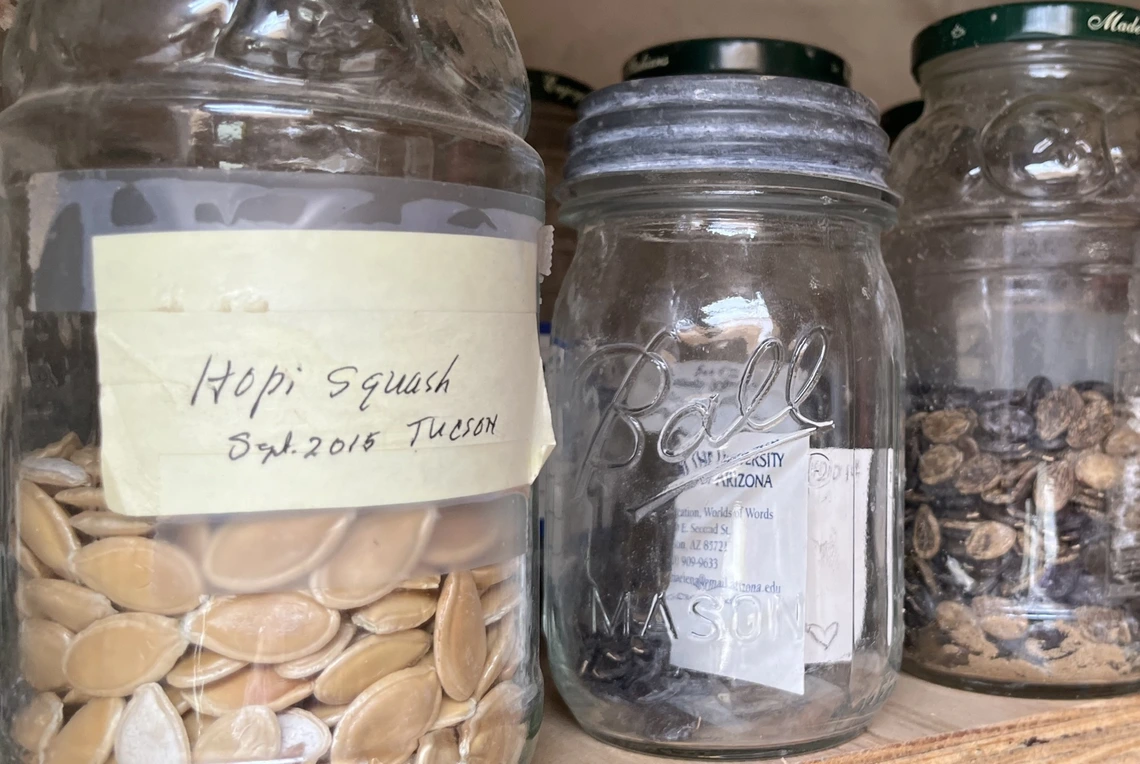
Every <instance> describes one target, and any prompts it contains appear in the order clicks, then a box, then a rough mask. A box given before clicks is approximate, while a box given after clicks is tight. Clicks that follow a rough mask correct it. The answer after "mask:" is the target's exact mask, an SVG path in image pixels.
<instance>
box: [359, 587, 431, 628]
mask: <svg viewBox="0 0 1140 764" xmlns="http://www.w3.org/2000/svg"><path fill="white" fill-rule="evenodd" d="M437 600H438V596H437V595H436V593H435V592H432V591H395V592H392V593H391V594H388V595H386V596H384V597H383V598H382V599H380V600H377V601H376V602H374V603H372V604H371V605H369V606H368V607H366V608H364V609H363V610H358V611H357V612H356V613H355V614H354V615H353V616H352V622H353V623H354V624H356V625H357V626H359V627H360V628H362V629H364V630H365V631H370V632H372V633H373V634H393V633H395V632H397V631H405V630H406V629H414V628H416V627H417V626H422V625H423V624H425V623H427V622H428V621H429V620H431V617H432V616H433V615H435V607H436V602H437Z"/></svg>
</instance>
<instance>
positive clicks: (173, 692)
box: [162, 687, 190, 717]
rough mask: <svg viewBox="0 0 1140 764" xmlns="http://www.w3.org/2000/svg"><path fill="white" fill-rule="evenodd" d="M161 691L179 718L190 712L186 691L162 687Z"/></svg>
mask: <svg viewBox="0 0 1140 764" xmlns="http://www.w3.org/2000/svg"><path fill="white" fill-rule="evenodd" d="M162 691H163V692H165V693H166V699H167V700H169V701H170V705H172V706H174V710H175V711H177V712H178V715H179V716H180V717H181V716H182V714H184V713H186V712H187V711H189V710H190V701H189V700H187V699H186V691H183V690H180V689H178V688H177V687H163V688H162Z"/></svg>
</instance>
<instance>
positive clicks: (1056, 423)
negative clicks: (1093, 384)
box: [1037, 387, 1085, 440]
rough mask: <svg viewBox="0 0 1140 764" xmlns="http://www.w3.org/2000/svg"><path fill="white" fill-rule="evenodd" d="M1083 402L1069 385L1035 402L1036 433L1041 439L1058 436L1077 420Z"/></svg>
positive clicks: (1050, 438) (1079, 395)
mask: <svg viewBox="0 0 1140 764" xmlns="http://www.w3.org/2000/svg"><path fill="white" fill-rule="evenodd" d="M1084 405H1085V402H1084V400H1083V399H1082V398H1081V394H1080V393H1078V392H1077V391H1076V390H1074V389H1073V388H1071V387H1062V388H1060V389H1057V390H1054V391H1053V392H1051V393H1049V394H1048V395H1046V396H1045V397H1044V398H1042V399H1041V402H1040V403H1038V404H1037V435H1038V436H1039V437H1040V438H1041V439H1042V440H1052V439H1053V438H1057V437H1060V436H1061V435H1063V434H1064V433H1065V430H1067V429H1069V427H1070V426H1071V425H1072V424H1073V422H1075V421H1076V420H1077V417H1078V416H1079V415H1080V413H1081V409H1083V408H1084Z"/></svg>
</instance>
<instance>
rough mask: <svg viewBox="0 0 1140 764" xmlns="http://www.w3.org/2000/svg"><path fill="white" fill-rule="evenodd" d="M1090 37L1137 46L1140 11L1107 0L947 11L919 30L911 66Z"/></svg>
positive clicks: (915, 70) (912, 69) (1021, 4)
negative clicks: (970, 51) (986, 48)
mask: <svg viewBox="0 0 1140 764" xmlns="http://www.w3.org/2000/svg"><path fill="white" fill-rule="evenodd" d="M1042 40H1095V41H1097V42H1106V43H1114V44H1117V45H1140V10H1137V9H1135V8H1125V7H1123V6H1120V5H1115V4H1109V3H1082V2H1036V3H1012V4H1009V5H995V6H992V7H990V8H979V9H978V10H974V11H966V12H965V13H959V14H957V15H954V16H949V17H947V18H944V19H942V20H941V21H937V22H935V23H933V24H931V25H930V26H928V27H927V28H926V29H923V30H922V31H921V32H919V33H918V36H917V37H915V38H914V43H913V44H912V45H911V71H912V72H914V73H915V75H916V76H917V73H918V69H919V67H921V66H922V65H923V64H925V63H926V62H927V61H931V60H933V59H935V58H938V57H939V56H944V55H946V54H947V53H954V52H956V51H959V50H965V49H966V48H978V47H981V46H983V45H995V44H998V43H1003V42H1039V41H1042Z"/></svg>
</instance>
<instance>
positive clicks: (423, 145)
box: [0, 0, 551, 764]
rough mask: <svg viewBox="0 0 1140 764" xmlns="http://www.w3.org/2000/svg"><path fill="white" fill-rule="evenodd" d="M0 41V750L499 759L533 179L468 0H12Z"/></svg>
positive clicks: (509, 757)
mask: <svg viewBox="0 0 1140 764" xmlns="http://www.w3.org/2000/svg"><path fill="white" fill-rule="evenodd" d="M381 6H383V7H381ZM10 43H12V44H10V45H9V49H8V52H7V60H6V66H5V76H6V78H7V79H6V82H5V85H6V86H7V88H8V89H9V91H10V92H11V93H12V94H13V95H14V96H15V97H16V101H15V104H14V105H13V106H11V107H10V108H8V109H7V110H5V111H4V112H3V114H2V115H0V145H2V149H3V150H2V152H0V157H2V162H3V164H2V172H3V183H4V190H5V201H6V204H5V205H4V210H3V212H4V217H3V246H2V249H0V251H2V252H3V253H4V257H5V258H6V259H5V262H4V268H3V278H4V289H3V292H2V294H3V301H2V304H3V307H4V310H3V312H2V313H0V316H2V320H3V322H4V323H3V326H2V331H0V336H2V338H3V341H4V343H5V345H4V347H3V358H5V359H14V363H13V364H7V363H6V364H3V365H0V371H2V373H3V375H4V377H3V380H2V381H3V386H2V391H3V397H2V400H0V404H2V406H0V427H2V438H3V448H2V452H3V454H4V459H5V462H4V469H3V472H2V475H3V480H2V482H0V485H3V505H2V507H0V514H2V518H3V522H2V523H0V527H2V528H3V534H4V537H3V550H4V562H5V565H4V567H3V569H2V571H0V580H2V586H0V593H2V595H3V606H2V607H0V613H2V615H3V619H4V621H3V624H2V628H0V634H2V635H3V638H2V645H0V647H2V649H0V665H2V666H3V671H4V676H3V679H4V687H3V689H2V690H0V759H3V760H4V761H47V762H64V761H67V762H72V761H75V762H78V761H83V762H92V763H96V762H104V761H107V760H109V759H113V760H114V761H116V762H118V763H119V764H132V763H134V764H156V763H158V762H162V763H164V764H173V763H174V762H181V763H182V764H188V763H189V762H190V761H191V760H193V761H212V762H219V763H220V764H236V762H243V761H258V762H282V763H284V762H294V763H295V762H301V761H304V762H317V761H322V762H323V761H335V762H338V763H339V762H345V764H356V763H357V762H359V763H361V764H363V763H364V762H405V761H407V760H409V759H410V758H412V757H413V756H415V757H417V760H419V761H425V760H426V761H448V760H450V761H459V760H460V758H461V757H462V760H463V761H467V762H472V764H474V763H475V762H481V763H482V764H517V763H518V762H522V761H525V760H528V759H529V757H530V751H531V750H532V748H533V740H534V737H535V734H536V733H537V728H538V721H539V715H540V709H541V677H540V674H539V671H538V666H537V634H536V630H535V628H534V627H533V624H534V623H535V622H536V619H535V618H534V612H533V607H534V606H533V604H532V603H533V602H534V601H535V599H536V598H535V597H534V591H533V589H532V586H533V582H534V578H533V575H532V573H531V563H532V561H533V555H532V547H533V544H534V540H533V533H532V524H533V522H532V521H533V518H532V515H531V511H530V500H529V483H530V481H531V480H532V479H533V477H534V475H535V473H536V472H537V470H538V468H539V467H540V466H541V464H542V460H543V456H544V452H545V451H546V450H547V449H548V448H549V446H550V444H551V443H550V436H549V423H548V421H547V420H546V407H545V403H544V402H543V398H542V384H541V366H540V361H539V356H538V341H537V328H536V321H535V317H536V310H537V304H536V267H537V266H536V260H537V246H536V242H537V240H538V236H539V229H540V227H541V226H542V224H543V202H542V196H543V173H542V165H541V163H540V161H539V158H538V155H537V154H536V153H535V152H534V151H533V149H531V148H530V147H529V146H527V145H526V143H525V142H524V141H523V139H522V137H521V136H522V133H523V132H525V129H526V122H527V106H528V97H527V82H526V76H525V71H524V69H523V66H522V61H521V58H520V56H519V53H518V50H517V47H516V45H515V41H514V38H513V35H512V34H511V31H510V28H509V26H508V25H507V22H506V19H505V17H504V16H503V13H502V9H501V8H500V6H499V4H498V2H495V0H448V1H447V2H439V0H432V2H420V1H419V0H412V1H411V2H406V3H400V4H398V5H384V4H375V3H359V2H351V1H348V0H315V1H313V2H306V3H285V4H280V3H264V2H258V1H255V0H221V1H219V2H212V3H196V2H189V1H188V0H150V1H149V2H146V3H122V2H111V1H104V0H60V1H59V2H33V3H30V4H29V3H22V4H21V18H20V22H19V24H18V27H17V29H16V30H15V31H14V32H13V34H12V37H11V38H10Z"/></svg>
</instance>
